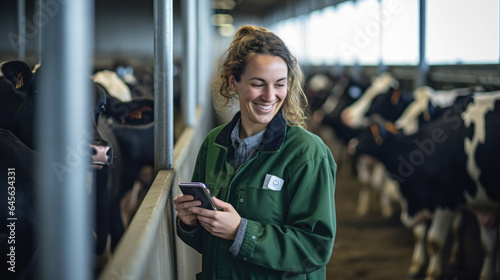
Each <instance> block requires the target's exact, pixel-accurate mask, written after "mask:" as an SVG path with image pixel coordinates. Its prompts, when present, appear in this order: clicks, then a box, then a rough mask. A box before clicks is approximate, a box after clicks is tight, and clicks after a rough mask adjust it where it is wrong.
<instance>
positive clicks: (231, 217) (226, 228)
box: [191, 197, 241, 240]
mask: <svg viewBox="0 0 500 280" xmlns="http://www.w3.org/2000/svg"><path fill="white" fill-rule="evenodd" d="M212 200H213V201H214V203H215V206H217V207H219V208H222V211H214V210H207V209H203V208H200V207H193V208H192V209H191V211H192V212H193V213H195V214H197V215H198V221H200V224H201V225H202V226H203V227H204V228H205V229H206V230H207V231H208V232H210V233H211V234H212V235H214V236H217V237H220V238H223V239H227V240H234V238H235V237H236V233H237V232H238V227H239V226H240V222H241V217H240V215H239V214H238V212H236V210H235V209H234V207H233V206H232V205H231V204H229V203H226V202H224V201H222V200H220V199H217V198H215V197H212Z"/></svg>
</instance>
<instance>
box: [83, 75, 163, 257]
mask: <svg viewBox="0 0 500 280" xmlns="http://www.w3.org/2000/svg"><path fill="white" fill-rule="evenodd" d="M128 76H130V73H129V74H128ZM125 77H127V76H125ZM93 79H94V82H95V83H97V84H100V85H102V86H103V87H104V88H106V90H107V103H106V107H105V109H106V110H105V112H113V114H112V115H109V116H106V124H105V126H106V127H108V128H109V129H110V130H111V131H112V132H113V135H114V136H115V137H116V140H117V144H118V147H119V148H120V151H121V169H120V170H119V177H118V183H117V184H118V186H117V189H116V193H115V194H114V195H113V197H114V198H115V201H114V202H113V204H118V205H120V209H119V210H120V211H113V213H112V215H113V216H114V217H115V218H114V219H112V220H113V221H114V222H117V221H119V220H121V221H122V223H121V224H116V225H115V226H113V228H112V229H113V231H112V236H117V237H121V235H123V232H124V230H125V229H126V227H127V226H128V224H129V223H130V221H131V219H132V217H133V215H134V212H135V211H136V210H137V208H138V207H139V205H140V202H141V198H140V196H141V194H143V193H145V192H147V190H149V187H150V186H151V184H152V182H153V165H154V119H153V106H154V100H153V99H151V98H134V96H132V95H130V92H131V91H132V90H134V89H135V88H136V87H141V86H140V85H138V84H136V85H135V87H131V86H130V85H129V84H126V82H125V80H124V79H123V78H122V77H120V76H119V75H118V73H116V72H114V71H110V70H101V71H99V72H96V73H95V74H94V75H93ZM142 88H143V89H142V90H145V88H144V87H142ZM150 95H152V93H150V94H146V95H145V96H150ZM127 100H128V101H127ZM124 101H127V102H124ZM132 109H133V110H132ZM105 114H106V115H108V113H105ZM114 240H119V238H115V239H114ZM116 245H117V244H116V243H114V242H113V243H112V244H111V248H112V249H114V247H115V246H116Z"/></svg>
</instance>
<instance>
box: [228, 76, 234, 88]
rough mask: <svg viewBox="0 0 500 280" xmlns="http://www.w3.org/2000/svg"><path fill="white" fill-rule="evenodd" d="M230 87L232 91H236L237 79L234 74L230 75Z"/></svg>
mask: <svg viewBox="0 0 500 280" xmlns="http://www.w3.org/2000/svg"><path fill="white" fill-rule="evenodd" d="M228 76H229V87H231V90H232V91H236V79H235V78H234V76H233V74H229V75H228Z"/></svg>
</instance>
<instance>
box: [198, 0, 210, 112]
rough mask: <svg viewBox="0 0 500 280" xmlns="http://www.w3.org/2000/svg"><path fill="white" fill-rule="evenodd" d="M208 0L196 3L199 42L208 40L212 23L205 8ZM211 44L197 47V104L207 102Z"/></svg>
mask: <svg viewBox="0 0 500 280" xmlns="http://www.w3.org/2000/svg"><path fill="white" fill-rule="evenodd" d="M206 3H207V1H198V3H197V4H196V13H197V18H198V26H197V32H196V34H197V40H198V42H206V41H205V40H207V39H208V36H207V35H208V34H207V33H208V31H209V30H208V28H207V26H208V25H209V24H210V22H208V21H207V20H206V18H207V17H206V14H207V11H206V10H205V4H206ZM208 45H209V44H203V47H202V48H197V51H198V59H196V63H197V66H196V72H197V77H198V81H197V82H196V83H197V85H198V87H197V88H196V90H195V91H196V97H197V104H204V103H205V95H206V90H207V87H206V84H205V77H206V71H207V69H206V68H207V57H206V54H207V53H206V49H207V47H208Z"/></svg>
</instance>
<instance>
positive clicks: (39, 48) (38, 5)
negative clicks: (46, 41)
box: [35, 0, 43, 63]
mask: <svg viewBox="0 0 500 280" xmlns="http://www.w3.org/2000/svg"><path fill="white" fill-rule="evenodd" d="M35 2H36V3H35V7H36V9H37V10H38V14H39V15H40V16H39V17H38V44H37V50H36V55H37V58H38V63H42V30H43V26H42V15H43V10H42V7H43V5H42V0H35Z"/></svg>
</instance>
